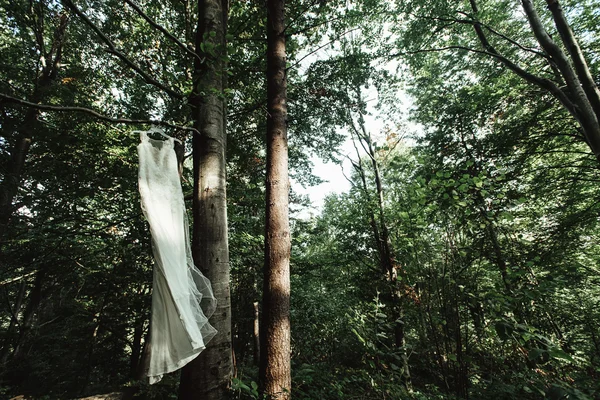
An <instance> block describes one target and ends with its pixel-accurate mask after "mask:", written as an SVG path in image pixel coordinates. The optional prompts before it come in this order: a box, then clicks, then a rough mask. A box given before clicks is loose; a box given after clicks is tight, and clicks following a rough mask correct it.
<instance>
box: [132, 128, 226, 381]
mask: <svg viewBox="0 0 600 400" xmlns="http://www.w3.org/2000/svg"><path fill="white" fill-rule="evenodd" d="M173 146H174V141H173V139H169V140H166V141H163V140H154V139H151V138H149V137H148V135H147V134H146V133H144V132H142V133H141V143H140V144H139V145H138V154H139V161H140V167H139V189H140V195H141V199H142V210H143V212H144V215H145V216H146V219H147V220H148V223H149V224H150V233H151V235H152V249H153V253H154V259H155V261H156V264H155V268H154V276H153V290H152V318H151V323H150V344H149V349H150V354H149V363H148V367H147V368H148V371H147V375H148V377H149V379H150V383H151V384H152V383H156V382H158V381H159V380H160V379H161V378H162V375H163V374H165V373H168V372H172V371H175V370H177V369H179V368H181V367H183V366H184V365H186V364H187V363H189V362H190V361H192V360H193V359H194V358H195V357H196V356H198V354H199V353H200V352H201V351H202V350H204V348H205V346H206V343H207V342H208V341H209V340H210V339H212V338H213V337H214V335H215V334H216V330H215V329H214V328H213V327H212V326H211V325H210V324H209V323H208V318H209V317H210V316H211V315H212V313H213V312H214V311H215V308H216V299H215V297H214V295H213V292H212V288H211V285H210V282H209V280H208V279H207V278H206V277H205V276H204V275H202V273H201V272H200V271H199V270H198V268H196V266H195V265H194V263H193V260H192V254H191V249H190V243H189V230H188V222H187V214H186V210H185V204H184V200H183V192H182V190H181V183H180V180H179V173H178V168H177V159H176V155H175V151H174V150H173Z"/></svg>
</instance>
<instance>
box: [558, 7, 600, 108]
mask: <svg viewBox="0 0 600 400" xmlns="http://www.w3.org/2000/svg"><path fill="white" fill-rule="evenodd" d="M546 3H547V4H548V9H549V10H550V12H551V13H552V17H553V18H554V24H555V25H556V30H558V33H559V34H560V37H561V39H562V41H563V43H564V45H565V47H566V49H567V51H568V53H569V55H570V56H571V61H573V66H574V67H575V71H576V72H577V75H578V77H579V80H580V81H581V83H582V85H583V90H584V91H585V94H586V95H587V97H588V99H589V101H590V103H591V105H592V108H593V109H594V112H595V113H596V115H597V116H598V117H599V118H600V91H598V86H597V85H596V82H595V81H594V78H593V77H592V73H591V72H590V68H589V66H588V64H587V62H586V60H585V57H584V56H583V52H582V51H581V48H580V47H579V43H577V39H576V38H575V34H574V33H573V30H572V29H571V26H570V25H569V22H568V21H567V18H566V17H565V14H564V13H563V10H562V7H561V6H560V3H559V2H558V0H546Z"/></svg>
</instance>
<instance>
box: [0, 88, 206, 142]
mask: <svg viewBox="0 0 600 400" xmlns="http://www.w3.org/2000/svg"><path fill="white" fill-rule="evenodd" d="M0 99H2V100H4V101H6V102H8V103H15V104H20V105H22V106H26V107H31V108H35V109H38V110H44V111H57V112H69V111H74V112H80V113H84V114H88V115H91V116H93V117H96V118H98V119H100V120H102V121H106V122H112V123H115V124H131V125H136V124H147V125H159V126H166V127H169V128H175V129H179V130H182V131H188V132H196V133H198V134H199V133H200V132H198V130H197V129H195V128H192V127H189V126H181V125H176V124H172V123H170V122H165V121H160V120H152V119H127V118H112V117H108V116H106V115H102V114H100V113H98V112H97V111H94V110H92V109H89V108H85V107H75V106H53V105H49V104H37V103H32V102H29V101H26V100H23V99H18V98H16V97H12V96H9V95H7V94H4V93H0Z"/></svg>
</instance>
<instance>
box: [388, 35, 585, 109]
mask: <svg viewBox="0 0 600 400" xmlns="http://www.w3.org/2000/svg"><path fill="white" fill-rule="evenodd" d="M444 50H464V51H468V52H471V53H476V54H481V55H486V56H490V57H493V58H495V59H497V60H498V61H500V62H501V63H502V64H504V66H505V67H507V68H508V69H510V70H511V71H513V72H514V73H515V74H517V75H518V76H520V77H521V78H523V79H525V80H526V81H527V82H529V83H533V84H535V85H537V86H539V87H541V88H542V89H545V90H547V91H549V92H550V93H552V94H553V95H554V96H555V97H556V98H557V99H558V100H559V101H560V102H561V103H562V104H563V105H564V106H565V108H566V109H567V110H568V111H569V112H570V113H571V114H574V113H575V111H574V110H575V105H574V104H573V103H572V102H571V100H570V99H569V98H568V97H567V95H566V94H565V93H564V92H563V91H562V90H561V89H560V88H559V87H558V86H557V85H556V84H555V83H554V82H552V81H551V80H550V79H547V78H541V77H539V76H536V75H533V74H532V73H530V72H527V71H525V70H524V69H523V68H521V67H519V66H518V65H517V64H515V63H514V62H512V61H510V60H509V59H508V58H506V57H504V56H503V55H501V54H500V53H498V52H497V51H496V50H495V49H494V48H493V47H490V48H488V50H477V49H472V48H470V47H466V46H444V47H437V48H432V49H419V50H413V51H406V52H402V53H395V54H392V55H390V57H399V56H403V55H407V54H419V53H431V52H438V51H444Z"/></svg>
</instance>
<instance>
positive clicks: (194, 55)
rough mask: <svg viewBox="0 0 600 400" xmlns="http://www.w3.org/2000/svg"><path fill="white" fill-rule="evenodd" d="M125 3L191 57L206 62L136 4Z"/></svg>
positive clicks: (127, 1)
mask: <svg viewBox="0 0 600 400" xmlns="http://www.w3.org/2000/svg"><path fill="white" fill-rule="evenodd" d="M125 2H126V3H127V4H129V5H130V6H131V8H133V9H134V10H135V11H136V12H137V13H138V14H139V15H140V16H141V17H142V18H143V19H144V20H146V22H148V23H149V24H150V26H152V27H153V28H155V29H158V30H159V31H160V32H162V33H163V34H164V35H165V36H166V37H168V38H169V39H171V40H172V41H173V42H175V44H177V46H179V47H180V48H181V49H182V50H183V51H185V52H187V53H189V54H190V55H192V56H193V57H195V58H196V59H197V60H198V61H200V62H204V58H202V57H200V56H199V55H198V54H196V52H195V51H194V50H192V49H191V48H189V47H188V46H186V45H185V44H183V43H182V42H181V41H180V40H179V39H177V38H176V37H175V36H173V35H172V34H171V33H170V32H169V31H167V30H166V29H165V28H164V27H163V26H162V25H160V24H157V23H156V22H155V21H153V20H152V19H151V18H150V17H149V16H148V15H147V14H146V13H144V12H143V11H142V9H141V8H140V7H139V6H138V5H137V4H135V3H134V2H133V1H131V0H125Z"/></svg>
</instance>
